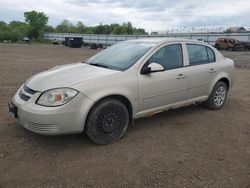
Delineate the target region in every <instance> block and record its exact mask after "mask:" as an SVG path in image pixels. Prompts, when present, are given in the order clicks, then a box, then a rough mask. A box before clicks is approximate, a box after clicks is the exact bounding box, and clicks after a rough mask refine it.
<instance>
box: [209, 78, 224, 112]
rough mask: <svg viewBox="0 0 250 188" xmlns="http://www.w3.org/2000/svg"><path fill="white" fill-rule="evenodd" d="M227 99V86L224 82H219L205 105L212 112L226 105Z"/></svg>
mask: <svg viewBox="0 0 250 188" xmlns="http://www.w3.org/2000/svg"><path fill="white" fill-rule="evenodd" d="M226 99H227V86H226V84H225V83H224V82H221V81H219V82H217V83H216V84H215V86H214V88H213V91H212V93H211V95H210V97H209V99H208V100H207V101H206V102H205V105H206V106H207V107H208V108H210V109H212V110H218V109H220V108H221V107H222V106H223V105H224V103H225V102H226Z"/></svg>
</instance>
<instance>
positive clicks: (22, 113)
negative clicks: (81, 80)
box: [12, 87, 92, 135]
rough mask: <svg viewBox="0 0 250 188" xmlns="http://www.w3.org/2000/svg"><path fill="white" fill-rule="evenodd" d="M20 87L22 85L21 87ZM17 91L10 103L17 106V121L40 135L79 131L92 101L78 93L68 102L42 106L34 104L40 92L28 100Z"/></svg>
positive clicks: (81, 129) (82, 127) (82, 126)
mask: <svg viewBox="0 0 250 188" xmlns="http://www.w3.org/2000/svg"><path fill="white" fill-rule="evenodd" d="M21 88H22V87H21ZM21 88H20V89H19V90H18V91H17V93H16V94H15V96H14V97H13V99H12V103H13V104H14V105H15V106H16V107H17V121H18V122H19V123H20V124H21V125H22V126H23V127H24V128H26V129H28V130H30V131H32V132H35V133H38V134H42V135H61V134H71V133H80V132H82V131H83V129H84V124H85V119H86V116H87V113H88V110H89V107H90V106H91V104H92V101H91V100H90V99H89V98H88V97H86V96H85V95H83V94H81V93H78V95H77V96H76V97H74V98H73V99H72V100H71V101H70V102H68V103H67V104H65V105H62V106H59V107H44V106H40V105H37V104H35V102H36V100H37V98H38V97H39V96H40V94H41V93H40V92H37V93H35V94H34V95H33V96H32V97H31V98H30V99H29V100H28V101H24V100H23V99H22V98H20V95H19V92H20V90H21Z"/></svg>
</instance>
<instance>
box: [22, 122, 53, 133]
mask: <svg viewBox="0 0 250 188" xmlns="http://www.w3.org/2000/svg"><path fill="white" fill-rule="evenodd" d="M24 124H25V126H26V127H27V128H28V129H29V130H31V131H32V130H33V131H38V132H44V133H45V132H57V131H58V125H57V124H40V123H33V122H25V123H24Z"/></svg>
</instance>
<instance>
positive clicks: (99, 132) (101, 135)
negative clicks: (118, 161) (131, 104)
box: [86, 99, 129, 144]
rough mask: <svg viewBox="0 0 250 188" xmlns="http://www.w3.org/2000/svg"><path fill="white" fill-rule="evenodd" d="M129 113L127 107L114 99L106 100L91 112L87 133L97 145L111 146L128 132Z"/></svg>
mask: <svg viewBox="0 0 250 188" xmlns="http://www.w3.org/2000/svg"><path fill="white" fill-rule="evenodd" d="M128 124H129V113H128V110H127V108H126V106H125V105H124V104H123V103H122V102H120V101H118V100H114V99H105V100H103V101H101V102H99V103H98V104H97V105H96V106H94V108H93V109H92V110H91V112H90V114H89V116H88V119H87V123H86V133H87V135H88V137H89V138H90V139H91V140H92V141H93V142H95V143H96V144H111V143H113V142H115V141H117V140H119V139H120V138H121V137H122V136H123V135H124V133H125V132H126V130H127V127H128Z"/></svg>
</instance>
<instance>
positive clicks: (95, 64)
mask: <svg viewBox="0 0 250 188" xmlns="http://www.w3.org/2000/svg"><path fill="white" fill-rule="evenodd" d="M88 64H89V65H94V66H97V67H103V68H108V66H106V65H103V64H100V63H88Z"/></svg>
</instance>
